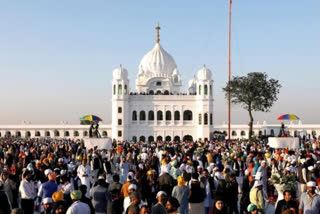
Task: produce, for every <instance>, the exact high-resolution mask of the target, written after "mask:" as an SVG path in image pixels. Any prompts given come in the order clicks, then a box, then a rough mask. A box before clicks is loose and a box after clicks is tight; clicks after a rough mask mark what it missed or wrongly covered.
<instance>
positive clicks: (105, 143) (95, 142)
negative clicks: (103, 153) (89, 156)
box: [83, 138, 112, 150]
mask: <svg viewBox="0 0 320 214" xmlns="http://www.w3.org/2000/svg"><path fill="white" fill-rule="evenodd" d="M83 141H84V145H85V147H86V148H87V149H91V148H92V149H93V148H95V147H97V149H101V150H102V149H105V150H109V149H111V148H112V139H111V138H83Z"/></svg>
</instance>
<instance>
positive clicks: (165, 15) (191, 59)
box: [0, 0, 320, 124]
mask: <svg viewBox="0 0 320 214" xmlns="http://www.w3.org/2000/svg"><path fill="white" fill-rule="evenodd" d="M157 22H160V26H161V31H160V39H161V41H160V43H161V44H162V47H163V48H164V49H165V50H167V51H168V52H169V53H170V54H171V55H172V56H173V57H174V59H175V60H176V63H177V66H178V69H179V71H180V73H181V75H182V78H183V84H184V85H186V84H187V81H188V80H189V79H191V78H192V77H193V76H194V74H195V73H196V72H197V71H198V70H199V69H200V68H201V67H202V66H203V64H206V66H207V67H209V68H210V69H211V70H212V72H213V79H214V99H215V102H214V108H215V110H214V120H215V124H221V123H222V122H223V121H226V120H227V111H226V110H227V105H226V101H225V99H224V94H223V93H222V87H224V86H225V83H226V81H227V24H228V1H227V0H208V1H191V0H190V1H187V0H175V1H173V0H162V1H150V0H145V1H142V0H134V1H133V0H128V1H106V0H100V1H99V0H94V1H86V0H68V1H39V0H38V1H36V0H28V1H15V0H10V1H5V0H1V1H0V77H1V79H0V80H1V83H0V124H19V123H21V121H22V120H27V121H31V123H33V124H46V123H59V122H60V121H62V120H63V121H68V122H70V123H76V124H78V123H79V118H80V117H81V116H83V115H84V114H96V115H99V116H101V117H102V118H103V119H104V121H105V123H108V122H109V121H110V119H111V105H110V102H111V78H112V71H113V69H114V68H116V67H117V66H118V65H119V64H122V65H123V66H124V67H125V68H127V69H128V71H129V78H130V81H131V82H130V85H131V86H130V87H131V89H135V86H134V82H135V78H136V75H137V72H138V65H139V62H140V60H141V58H142V57H143V56H144V54H146V53H147V52H148V51H149V50H150V49H152V47H153V46H154V43H155V30H154V27H155V25H156V23H157ZM232 24H233V29H232V74H233V75H246V73H248V72H266V73H267V74H268V75H269V77H272V78H276V79H279V80H280V83H281V84H282V88H281V91H280V95H279V100H278V101H277V103H276V104H275V105H274V107H273V108H272V111H271V113H268V114H263V113H255V114H254V116H255V122H256V121H260V122H262V121H263V120H266V121H268V122H271V123H275V122H277V121H276V118H277V116H278V115H280V114H283V113H294V114H296V115H298V116H299V117H300V118H301V119H302V121H303V123H320V113H319V110H318V109H319V105H320V99H319V98H320V95H319V90H320V84H319V80H320V72H319V71H320V70H319V68H320V56H319V50H320V1H319V0H306V1H301V0H281V1H279V0H268V1H267V0H259V1H257V0H233V23H232ZM232 122H233V123H243V124H247V123H248V116H247V113H246V112H244V111H243V110H241V108H240V107H235V106H233V111H232Z"/></svg>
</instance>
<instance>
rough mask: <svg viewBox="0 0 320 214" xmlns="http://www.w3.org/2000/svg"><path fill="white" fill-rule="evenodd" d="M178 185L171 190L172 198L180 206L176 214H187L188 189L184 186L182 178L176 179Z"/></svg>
mask: <svg viewBox="0 0 320 214" xmlns="http://www.w3.org/2000/svg"><path fill="white" fill-rule="evenodd" d="M177 182H178V185H176V186H175V187H174V188H173V190H172V197H175V198H176V199H177V200H178V201H179V204H180V207H179V208H178V213H181V214H188V195H189V189H188V187H187V186H186V185H185V183H186V182H185V181H184V178H183V176H178V177H177Z"/></svg>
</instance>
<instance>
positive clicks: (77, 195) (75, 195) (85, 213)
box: [67, 190, 91, 214]
mask: <svg viewBox="0 0 320 214" xmlns="http://www.w3.org/2000/svg"><path fill="white" fill-rule="evenodd" d="M81 196H82V193H81V191H80V190H73V191H72V192H71V193H70V197H71V199H72V201H73V203H72V205H71V206H70V207H69V208H68V210H67V214H90V213H91V211H90V207H89V205H88V204H86V203H83V202H81V201H80V199H81Z"/></svg>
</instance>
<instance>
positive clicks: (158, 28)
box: [156, 22, 160, 43]
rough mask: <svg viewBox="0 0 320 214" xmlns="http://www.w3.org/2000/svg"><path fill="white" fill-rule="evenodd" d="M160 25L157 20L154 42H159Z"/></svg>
mask: <svg viewBox="0 0 320 214" xmlns="http://www.w3.org/2000/svg"><path fill="white" fill-rule="evenodd" d="M159 30H160V26H159V22H157V26H156V31H157V38H156V42H157V43H159V42H160V33H159Z"/></svg>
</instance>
